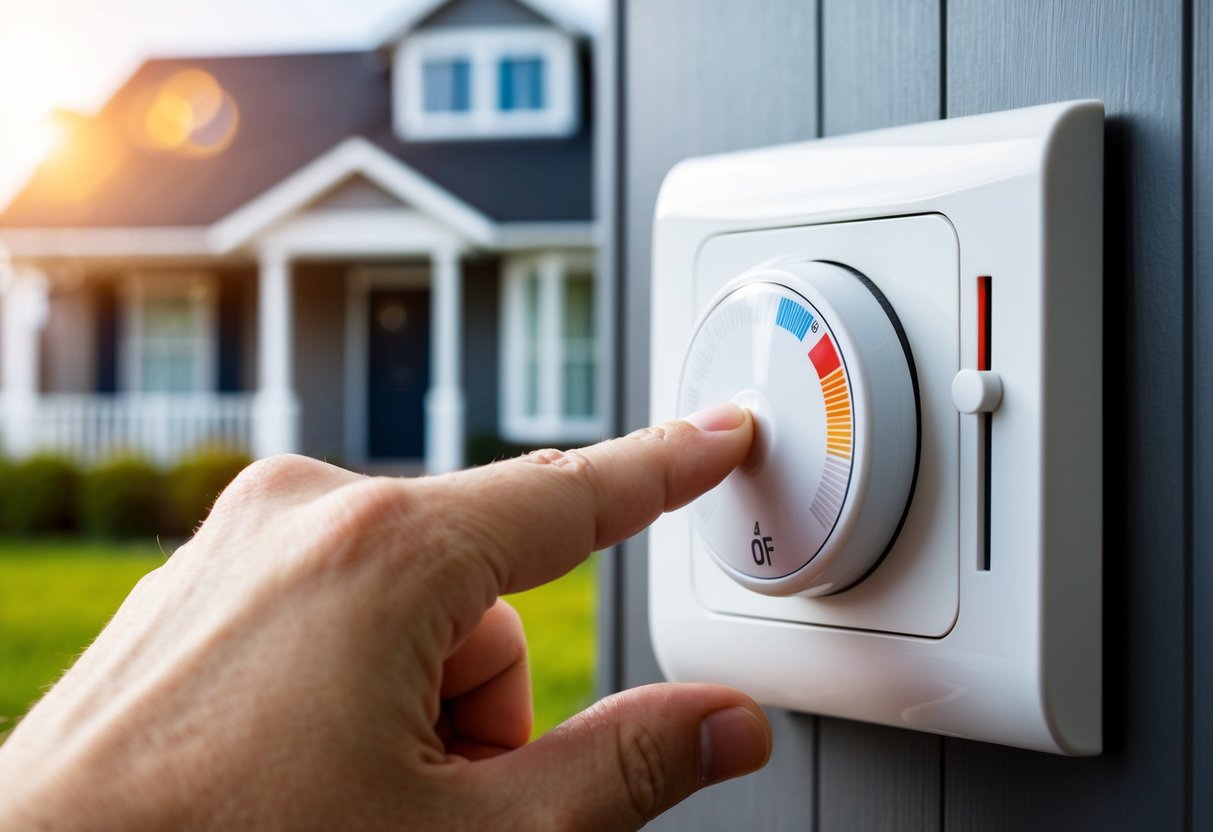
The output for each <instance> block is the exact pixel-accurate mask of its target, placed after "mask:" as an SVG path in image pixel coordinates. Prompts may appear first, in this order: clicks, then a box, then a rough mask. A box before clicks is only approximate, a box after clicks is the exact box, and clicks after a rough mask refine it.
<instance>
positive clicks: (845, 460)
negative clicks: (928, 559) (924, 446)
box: [679, 260, 919, 595]
mask: <svg viewBox="0 0 1213 832" xmlns="http://www.w3.org/2000/svg"><path fill="white" fill-rule="evenodd" d="M719 401H735V402H737V403H738V404H740V405H742V406H743V407H748V408H750V409H751V410H752V411H753V413H754V416H755V421H756V430H757V435H756V438H755V449H754V452H753V453H752V455H751V458H750V460H749V461H747V463H746V464H745V465H743V466H742V467H741V468H738V469H737V470H736V471H734V472H733V473H732V474H730V475H729V476H728V477H727V478H726V479H725V480H724V482H722V483H721V484H720V485H719V486H717V487H716V488H715V489H713V490H712V491H711V492H709V493H707V494H705V495H704V496H702V497H700V498H699V499H698V500H696V501H695V503H694V505H693V507H692V512H693V523H694V525H695V527H696V529H697V531H698V533H699V535H700V536H701V537H702V539H703V541H704V543H706V545H707V547H708V549H709V550H710V551H711V553H712V555H713V556H714V557H715V559H716V561H717V562H718V563H719V564H720V565H721V566H722V567H723V569H724V570H725V572H727V573H728V574H729V575H730V576H731V577H732V578H734V579H735V580H736V581H738V582H739V583H741V584H742V585H743V586H746V587H749V588H750V589H753V590H756V591H758V592H763V593H766V594H769V595H792V594H798V593H799V594H805V595H822V594H826V593H831V592H838V591H840V590H843V589H846V588H847V587H848V586H850V585H852V584H854V583H855V582H856V581H859V580H860V579H861V578H863V577H864V576H865V575H866V574H867V573H868V572H869V571H870V570H871V569H872V568H873V567H874V566H875V565H876V564H877V563H878V562H879V561H880V559H881V557H882V556H883V555H884V553H885V552H886V551H887V550H888V548H889V546H890V545H891V543H892V541H893V539H894V537H895V536H896V534H897V532H898V530H899V528H900V526H901V522H902V520H903V518H904V516H905V512H906V509H907V507H908V505H909V500H910V495H911V492H912V490H913V485H914V478H915V476H916V473H917V466H918V439H919V420H918V392H917V384H916V381H915V378H914V368H913V358H912V356H911V354H910V350H909V345H908V343H907V342H906V341H905V338H904V335H903V334H902V332H901V328H900V325H899V324H898V323H897V319H896V315H895V313H894V312H893V310H892V308H891V307H890V306H889V305H888V303H887V301H886V300H885V299H884V297H883V295H881V294H880V293H879V290H878V289H876V287H875V286H874V285H873V284H872V283H871V282H870V281H868V280H867V279H866V278H865V277H863V276H862V275H860V274H859V273H858V272H855V271H852V270H851V269H848V268H846V267H843V266H840V265H836V264H833V263H824V262H816V261H805V260H799V261H797V260H789V261H786V262H777V263H775V264H772V265H764V266H761V267H758V268H755V269H752V270H750V271H748V272H746V273H744V274H742V275H741V276H739V277H738V278H737V279H736V280H734V281H732V282H731V283H730V284H729V285H728V286H726V287H725V288H724V290H723V291H721V293H720V294H719V295H718V296H717V297H716V298H715V299H714V301H713V302H712V304H711V305H710V306H709V308H708V312H707V314H706V315H705V316H704V318H703V319H702V321H700V324H699V327H698V329H697V330H696V332H695V335H694V337H693V338H692V341H691V345H690V349H689V351H688V353H687V359H686V364H685V366H684V367H683V373H682V384H681V390H680V398H679V402H680V405H679V407H680V413H681V414H682V415H686V414H689V413H693V412H694V411H696V410H698V409H699V408H701V407H705V406H708V405H711V404H714V403H716V402H719Z"/></svg>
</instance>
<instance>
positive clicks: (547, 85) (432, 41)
mask: <svg viewBox="0 0 1213 832" xmlns="http://www.w3.org/2000/svg"><path fill="white" fill-rule="evenodd" d="M524 56H525V57H532V56H533V57H539V58H542V59H543V61H544V72H543V75H544V78H543V101H544V106H543V108H542V109H537V110H502V109H500V107H499V106H498V105H499V94H498V78H499V72H500V69H499V63H500V62H501V60H502V59H504V58H511V57H524ZM453 59H466V60H467V61H468V62H469V63H470V65H471V68H470V75H471V90H470V105H471V106H470V107H469V109H468V110H467V111H466V112H427V111H426V109H425V89H424V72H423V69H422V68H423V66H424V65H425V63H426V61H430V60H453ZM392 87H393V88H392V99H393V105H392V114H393V116H392V117H393V121H394V124H395V128H396V131H397V133H399V134H400V136H401V137H402V138H405V139H409V140H423V141H424V140H441V139H496V138H523V137H535V138H541V137H542V138H559V137H567V136H571V135H573V134H574V133H576V132H577V128H578V126H579V123H578V121H579V102H578V93H577V88H578V84H577V60H576V50H575V48H574V44H573V39H572V38H571V37H570V36H569V35H567V34H565V33H564V32H561V31H560V30H558V29H553V28H550V27H546V26H483V27H468V28H458V29H439V30H423V31H420V32H415V33H413V34H412V35H409V36H408V37H407V38H405V39H404V41H403V42H402V43H401V44H400V46H398V47H397V49H396V55H395V63H394V77H393V80H392Z"/></svg>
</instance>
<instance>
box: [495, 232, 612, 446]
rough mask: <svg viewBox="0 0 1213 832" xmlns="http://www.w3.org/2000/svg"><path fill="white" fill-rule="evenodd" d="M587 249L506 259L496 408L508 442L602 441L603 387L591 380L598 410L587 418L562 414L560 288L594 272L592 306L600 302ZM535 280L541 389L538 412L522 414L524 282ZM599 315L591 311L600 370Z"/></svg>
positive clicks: (524, 400)
mask: <svg viewBox="0 0 1213 832" xmlns="http://www.w3.org/2000/svg"><path fill="white" fill-rule="evenodd" d="M594 265H595V263H594V257H593V255H592V254H591V253H589V252H544V253H542V254H533V255H525V256H516V257H511V258H509V259H508V260H507V261H506V263H505V274H504V282H503V286H502V303H501V339H502V349H501V352H500V355H501V364H500V377H501V384H500V408H501V419H500V422H501V434H502V437H503V438H505V439H506V440H507V441H510V442H518V443H522V444H537V443H550V442H559V441H573V442H587V441H594V440H597V439H600V438H601V437H602V436H603V432H604V420H603V413H604V412H605V411H604V408H603V401H602V395H601V390H602V385H601V384H599V383H596V384H595V388H594V404H595V410H596V411H597V412H596V413H594V414H593V415H592V416H590V417H587V418H572V417H569V416H565V415H564V413H563V410H564V408H563V400H564V375H563V368H564V332H563V321H562V319H561V310H562V309H563V307H564V287H565V285H566V283H567V278H568V277H569V275H570V274H573V273H585V272H589V273H590V274H591V275H592V276H593V280H594V283H595V291H594V292H593V298H594V303H595V306H597V304H598V303H599V293H598V291H597V283H598V280H599V275H598V274H597V273H596V271H595V269H594ZM532 275H537V276H538V279H539V322H538V324H539V360H540V364H539V378H538V384H539V391H538V400H539V406H538V412H537V413H536V414H534V415H531V414H528V413H527V412H526V399H527V389H526V385H527V380H526V365H525V358H526V326H525V303H526V281H527V279H528V278H529V277H531V276H532ZM600 324H601V316H599V315H598V314H597V309H595V310H594V325H595V333H594V342H595V344H594V361H595V365H594V366H595V369H596V371H597V373H598V374H599V375H600V374H601V373H602V368H603V362H602V344H603V333H601V332H599V331H597V330H598V327H599V326H600Z"/></svg>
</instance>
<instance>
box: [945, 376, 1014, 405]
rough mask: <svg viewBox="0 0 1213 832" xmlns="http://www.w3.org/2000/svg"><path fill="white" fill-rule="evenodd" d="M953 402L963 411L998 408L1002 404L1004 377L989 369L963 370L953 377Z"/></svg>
mask: <svg viewBox="0 0 1213 832" xmlns="http://www.w3.org/2000/svg"><path fill="white" fill-rule="evenodd" d="M952 403H953V404H955V405H956V409H957V410H959V411H960V412H961V413H990V412H991V411H994V410H997V409H998V406H999V405H1000V404H1002V378H1001V377H1000V376H999V375H998V373H992V372H990V371H989V370H971V369H968V368H966V369H964V370H961V371H960V372H959V373H957V374H956V378H954V379H952Z"/></svg>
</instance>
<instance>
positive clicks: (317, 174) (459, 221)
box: [208, 136, 495, 252]
mask: <svg viewBox="0 0 1213 832" xmlns="http://www.w3.org/2000/svg"><path fill="white" fill-rule="evenodd" d="M355 175H359V176H364V177H366V178H367V179H368V180H370V181H371V182H372V183H374V184H375V185H377V186H379V187H380V188H382V189H383V190H385V191H387V192H388V193H389V194H391V195H392V196H395V197H396V198H397V199H399V200H400V201H401V202H404V203H405V204H407V205H413V206H416V207H417V208H418V209H420V210H421V211H424V212H425V213H427V214H431V215H432V216H434V217H436V218H437V219H439V220H441V221H442V222H444V223H446V224H447V225H449V226H450V227H451V228H452V229H454V230H455V231H456V232H457V233H458V234H460V235H461V236H462V237H464V238H466V239H467V240H469V241H471V242H474V243H477V244H479V245H489V244H491V242H492V239H493V236H494V232H495V225H494V223H493V221H492V220H490V219H489V218H488V217H487V216H485V215H484V214H482V213H481V212H480V211H477V210H476V209H475V208H473V207H471V206H470V205H468V204H467V203H466V202H463V201H462V200H460V199H458V198H456V197H455V196H453V195H451V194H450V193H449V192H448V191H446V190H445V189H443V188H441V187H439V186H438V185H436V184H434V183H433V182H431V181H430V180H429V179H427V178H426V177H424V176H422V175H421V174H420V173H418V172H417V171H415V170H414V169H413V168H411V167H409V166H408V165H406V164H404V163H403V162H401V161H400V160H399V159H397V158H395V157H394V156H392V155H391V154H389V153H387V152H386V151H384V150H381V149H380V148H378V147H376V146H375V145H373V144H371V143H370V142H369V141H367V140H366V139H364V138H362V137H361V136H352V137H350V138H348V139H345V140H344V141H342V142H341V143H340V144H338V145H337V146H335V147H334V148H333V149H332V150H329V151H328V152H326V153H323V154H321V155H320V156H317V157H316V158H315V159H313V160H312V161H310V162H308V163H307V164H306V165H304V166H303V167H301V168H299V170H297V171H295V172H294V173H292V174H291V175H290V176H288V177H287V178H286V179H283V180H282V181H281V182H279V183H278V184H277V185H274V186H272V187H271V188H269V189H267V190H266V191H263V192H262V193H261V195H260V196H257V197H255V198H254V199H252V200H250V201H249V202H247V203H245V204H244V205H243V206H242V207H240V208H238V209H236V210H235V211H233V212H232V213H231V214H228V215H227V216H226V217H224V218H223V219H221V220H219V221H218V222H216V223H215V224H214V225H213V226H211V229H210V232H209V234H208V238H209V241H210V245H211V247H212V249H214V250H216V251H220V252H228V251H231V250H233V249H235V248H238V247H239V246H242V245H245V244H247V243H249V242H250V241H251V240H252V239H253V238H254V237H256V236H258V235H259V234H262V233H264V232H266V231H268V230H269V229H270V228H271V227H272V226H273V225H274V224H275V223H277V222H279V221H281V220H283V219H285V218H286V217H288V216H290V215H291V214H294V213H296V212H298V211H301V210H302V209H304V208H305V207H307V204H308V203H309V202H312V201H313V200H315V199H317V198H319V197H320V196H322V195H323V194H324V193H325V192H326V191H328V190H329V189H331V188H333V187H335V186H337V185H338V184H340V183H341V182H342V181H344V180H345V179H347V178H349V177H350V176H355Z"/></svg>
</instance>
